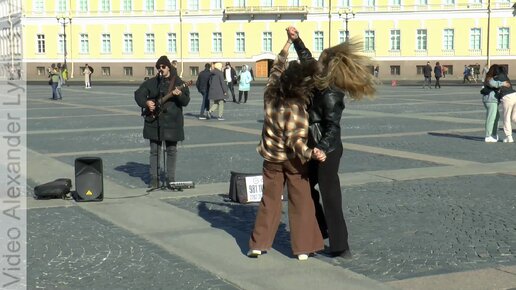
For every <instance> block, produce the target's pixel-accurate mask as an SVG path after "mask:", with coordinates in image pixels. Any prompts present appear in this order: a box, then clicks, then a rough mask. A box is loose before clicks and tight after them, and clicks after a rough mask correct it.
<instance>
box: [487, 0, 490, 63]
mask: <svg viewBox="0 0 516 290" xmlns="http://www.w3.org/2000/svg"><path fill="white" fill-rule="evenodd" d="M490 40H491V0H489V1H487V66H488V67H490V66H491V59H490V56H491V55H490V52H489V46H490V45H491V44H490V43H489V42H490Z"/></svg>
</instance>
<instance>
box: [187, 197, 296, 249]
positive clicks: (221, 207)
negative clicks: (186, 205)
mask: <svg viewBox="0 0 516 290" xmlns="http://www.w3.org/2000/svg"><path fill="white" fill-rule="evenodd" d="M197 209H198V211H199V216H200V217H202V218H204V219H205V220H206V221H208V222H210V223H211V226H212V227H214V228H218V229H222V230H224V231H226V232H227V233H228V234H230V235H231V236H233V238H235V241H236V243H237V245H238V246H239V247H240V251H241V252H242V254H244V255H246V254H247V251H248V250H249V237H250V235H251V232H252V230H253V227H254V221H255V218H256V212H257V210H258V206H257V205H250V204H248V205H243V204H237V203H231V202H211V201H199V202H198V205H197ZM272 247H273V248H274V249H275V250H277V251H278V252H280V253H282V254H283V255H285V256H289V257H290V256H292V253H291V250H290V233H289V232H288V231H287V229H286V224H285V222H284V221H281V222H280V225H279V227H278V231H277V233H276V237H275V239H274V243H273V245H272Z"/></svg>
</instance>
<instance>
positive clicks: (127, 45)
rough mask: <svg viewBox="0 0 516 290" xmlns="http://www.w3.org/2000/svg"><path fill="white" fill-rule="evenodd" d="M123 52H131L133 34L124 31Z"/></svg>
mask: <svg viewBox="0 0 516 290" xmlns="http://www.w3.org/2000/svg"><path fill="white" fill-rule="evenodd" d="M124 53H133V35H132V34H131V33H124Z"/></svg>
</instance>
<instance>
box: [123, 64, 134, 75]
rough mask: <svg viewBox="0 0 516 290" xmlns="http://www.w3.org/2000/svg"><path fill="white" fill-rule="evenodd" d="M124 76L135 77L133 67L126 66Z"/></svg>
mask: <svg viewBox="0 0 516 290" xmlns="http://www.w3.org/2000/svg"><path fill="white" fill-rule="evenodd" d="M124 76H126V77H132V76H133V67H131V66H124Z"/></svg>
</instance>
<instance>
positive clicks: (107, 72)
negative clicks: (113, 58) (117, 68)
mask: <svg viewBox="0 0 516 290" xmlns="http://www.w3.org/2000/svg"><path fill="white" fill-rule="evenodd" d="M100 71H101V73H102V75H103V76H107V77H108V76H110V75H111V68H110V67H109V66H102V67H100Z"/></svg>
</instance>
